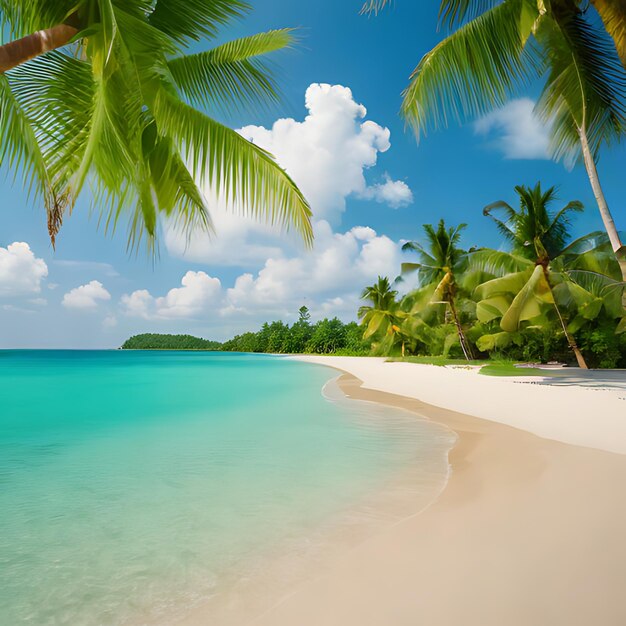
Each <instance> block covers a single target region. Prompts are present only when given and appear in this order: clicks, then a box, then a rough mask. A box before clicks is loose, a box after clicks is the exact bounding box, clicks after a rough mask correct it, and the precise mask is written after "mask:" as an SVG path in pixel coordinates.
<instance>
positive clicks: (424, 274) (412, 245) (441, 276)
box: [402, 220, 474, 361]
mask: <svg viewBox="0 0 626 626" xmlns="http://www.w3.org/2000/svg"><path fill="white" fill-rule="evenodd" d="M465 228H466V224H460V225H459V226H457V227H456V228H446V225H445V222H444V220H440V221H439V224H438V225H437V229H435V228H433V226H432V225H431V224H424V233H425V234H426V239H427V242H428V243H427V245H426V246H424V245H422V244H421V243H418V242H416V241H409V242H407V243H405V244H404V245H403V246H402V250H404V251H411V252H415V253H416V254H417V256H418V259H419V260H418V262H417V263H403V264H402V274H403V275H406V274H410V273H416V274H417V278H418V281H419V285H420V287H421V288H423V289H424V290H426V291H428V292H429V295H430V298H429V303H430V304H435V303H439V304H444V305H445V306H446V309H447V310H448V311H449V313H450V316H451V318H452V321H453V323H454V326H455V328H456V331H457V335H458V338H459V343H460V344H461V349H462V350H463V354H464V355H465V358H466V359H467V360H468V361H469V360H471V359H473V358H474V356H473V354H472V346H471V345H470V342H469V341H468V339H467V336H466V335H465V331H464V330H463V326H462V324H461V320H460V317H459V313H458V310H457V296H458V291H459V289H458V285H457V277H458V276H460V275H461V274H462V272H463V271H464V270H465V268H466V266H467V253H466V252H465V251H464V250H461V248H460V247H459V246H458V244H459V242H460V239H461V233H462V231H463V230H464V229H465ZM429 287H430V289H428V288H429Z"/></svg>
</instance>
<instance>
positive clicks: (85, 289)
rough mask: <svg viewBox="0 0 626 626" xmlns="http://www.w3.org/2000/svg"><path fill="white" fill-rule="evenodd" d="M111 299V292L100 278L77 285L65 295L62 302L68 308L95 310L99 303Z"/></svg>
mask: <svg viewBox="0 0 626 626" xmlns="http://www.w3.org/2000/svg"><path fill="white" fill-rule="evenodd" d="M110 299H111V294H110V293H109V292H108V291H107V290H106V289H105V288H104V287H103V285H102V283H101V282H100V281H98V280H92V281H91V282H89V283H87V284H86V285H81V286H80V287H76V288H75V289H72V290H71V291H68V292H67V293H66V294H65V295H64V296H63V301H62V302H61V304H62V305H63V306H64V307H66V308H68V309H78V310H93V309H95V308H97V307H98V303H99V302H101V301H106V300H110Z"/></svg>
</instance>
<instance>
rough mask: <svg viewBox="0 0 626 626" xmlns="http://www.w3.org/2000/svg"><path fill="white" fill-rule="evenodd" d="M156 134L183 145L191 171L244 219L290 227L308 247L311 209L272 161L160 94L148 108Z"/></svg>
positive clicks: (168, 95)
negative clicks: (157, 130) (151, 109)
mask: <svg viewBox="0 0 626 626" xmlns="http://www.w3.org/2000/svg"><path fill="white" fill-rule="evenodd" d="M153 105H154V106H153V113H154V118H155V121H156V123H157V127H158V128H159V131H160V132H164V133H167V134H169V135H170V136H171V137H172V138H173V139H174V140H175V141H177V142H179V143H180V144H181V145H182V146H184V155H185V157H186V158H187V159H188V161H189V163H190V164H191V171H192V173H193V174H194V176H197V177H198V179H199V180H200V181H201V182H206V183H207V184H208V185H209V186H210V188H211V190H212V191H213V192H214V193H215V194H217V195H218V196H221V197H223V198H224V200H225V202H226V204H227V205H228V206H229V207H231V208H234V209H236V210H238V211H239V212H241V213H242V214H244V215H249V216H252V217H255V218H257V219H259V218H261V219H264V220H266V221H268V222H269V223H270V224H273V225H281V226H282V227H284V228H285V229H289V227H290V226H293V227H294V228H295V229H296V231H297V232H298V233H299V234H300V235H301V236H302V238H303V239H304V241H305V242H306V243H307V244H310V243H311V241H312V238H313V232H312V227H311V209H310V207H309V204H308V202H307V201H306V199H305V198H304V196H303V195H302V192H301V191H300V190H299V189H298V187H297V186H296V184H295V183H294V182H293V180H292V179H291V178H290V177H289V175H288V174H287V173H286V172H285V171H284V170H283V169H282V168H281V167H280V166H279V165H278V164H277V163H276V161H275V160H274V159H273V158H272V156H271V155H270V154H269V153H268V152H266V151H265V150H262V149H261V148H259V147H258V146H256V145H254V144H253V143H251V142H249V141H247V140H246V139H244V138H243V137H242V136H241V135H239V134H238V133H236V132H235V131H234V130H232V129H231V128H227V127H226V126H223V125H222V124H220V123H218V122H216V121H215V120H213V119H211V118H210V117H207V116H206V115H204V114H203V113H201V112H200V111H197V110H196V109H194V108H192V107H191V106H189V105H187V104H185V103H183V102H180V101H179V100H178V99H177V98H175V97H174V96H173V95H171V93H169V92H168V91H166V90H165V89H163V88H162V89H160V90H159V91H158V94H157V97H156V99H155V101H154V103H153Z"/></svg>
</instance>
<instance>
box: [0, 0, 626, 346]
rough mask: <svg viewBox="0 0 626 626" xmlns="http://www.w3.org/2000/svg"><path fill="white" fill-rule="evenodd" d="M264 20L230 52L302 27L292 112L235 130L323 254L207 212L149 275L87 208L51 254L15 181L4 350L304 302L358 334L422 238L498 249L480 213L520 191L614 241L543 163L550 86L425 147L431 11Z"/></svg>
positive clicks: (329, 9)
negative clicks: (568, 210)
mask: <svg viewBox="0 0 626 626" xmlns="http://www.w3.org/2000/svg"><path fill="white" fill-rule="evenodd" d="M252 4H253V5H254V12H253V13H252V14H251V15H250V16H249V17H248V18H246V19H245V20H244V21H243V22H241V23H240V24H236V25H234V26H232V27H230V28H227V29H226V30H225V31H224V32H223V33H222V39H221V40H224V41H225V40H227V39H230V38H234V37H238V36H241V35H245V34H252V33H254V32H258V31H261V30H266V29H270V28H279V27H285V26H294V27H299V29H300V31H299V32H300V38H301V42H300V45H299V46H298V48H297V49H296V50H291V51H286V52H281V53H280V54H279V55H278V56H276V62H277V63H278V66H279V68H280V71H279V73H280V77H281V81H280V82H281V87H282V89H283V94H284V98H283V100H282V102H281V103H280V104H279V105H277V106H274V107H272V108H271V109H270V110H269V111H261V112H258V111H257V112H254V111H253V112H249V113H247V114H240V115H237V116H236V117H234V118H230V119H226V120H224V121H225V122H227V123H228V124H229V125H231V126H232V127H233V128H237V129H242V130H241V132H242V134H244V136H246V137H248V138H250V139H252V140H254V141H255V142H256V143H258V144H259V145H263V146H264V147H266V148H268V149H269V150H270V151H272V152H273V153H274V154H275V155H276V157H277V158H278V160H279V162H280V163H281V165H283V166H284V167H285V168H286V169H287V171H288V172H289V173H290V174H291V175H292V176H293V178H294V179H295V180H296V182H297V183H298V184H299V185H300V186H301V188H302V189H303V191H304V192H305V194H306V195H307V197H308V198H309V201H310V202H311V205H312V208H313V211H314V222H315V230H316V241H315V245H314V248H313V250H311V251H306V250H305V249H304V248H303V247H302V245H301V244H300V243H299V242H298V241H297V238H295V237H294V236H293V235H287V236H286V235H284V234H281V233H278V232H272V231H271V230H270V229H268V228H267V227H265V226H262V225H258V224H255V223H251V222H247V221H245V220H243V219H241V218H237V217H233V216H232V215H229V214H225V213H224V211H223V210H222V209H220V207H219V206H216V205H215V202H211V205H212V210H213V215H214V220H215V222H216V225H217V228H218V232H217V235H216V237H215V238H214V239H213V240H208V239H206V238H204V237H199V238H196V239H195V240H194V241H192V242H191V244H190V246H188V247H185V245H184V242H183V241H181V238H180V237H179V236H178V235H177V233H176V232H174V231H172V229H171V228H170V227H168V225H167V224H161V237H160V257H159V258H158V260H156V261H155V262H153V261H152V260H151V259H149V258H148V257H147V256H146V255H144V254H142V253H140V254H139V256H129V254H128V253H127V251H126V236H125V235H126V233H125V228H124V225H123V224H121V225H120V227H119V230H118V232H117V233H116V234H114V235H113V236H110V235H109V236H107V235H105V234H104V232H103V231H102V229H99V228H98V223H97V219H96V218H95V217H90V216H89V215H88V211H87V209H86V208H85V207H86V205H87V203H86V202H85V201H82V202H79V203H78V205H77V206H76V208H75V210H74V213H73V214H72V215H71V216H68V217H67V218H66V221H65V223H64V225H63V228H62V231H61V234H60V236H59V237H58V240H57V250H56V252H54V251H53V250H52V248H51V246H50V243H49V240H48V236H47V231H46V219H45V212H44V210H43V207H42V206H39V205H37V204H34V203H33V202H32V201H29V199H28V198H27V195H26V193H25V192H24V190H22V189H21V187H20V185H19V183H16V184H13V183H12V180H11V176H10V173H9V175H8V176H7V177H6V178H3V179H2V180H1V181H0V192H1V198H2V200H1V203H2V212H1V214H0V215H1V217H0V348H2V347H4V348H10V347H29V348H32V347H46V348H51V347H71V348H88V347H105V348H106V347H117V346H119V345H120V344H121V343H122V342H123V340H124V339H125V338H126V337H128V336H129V335H132V334H135V333H139V332H185V333H191V334H197V335H200V336H204V337H207V338H214V339H218V340H222V339H226V338H228V337H230V336H232V335H233V334H235V333H239V332H242V331H245V330H253V329H256V328H257V327H258V326H259V325H260V323H261V322H263V321H269V320H272V319H283V320H285V321H287V322H291V321H293V320H294V318H295V317H296V316H297V310H298V308H299V307H300V306H301V305H302V304H306V305H307V306H308V307H309V308H310V309H311V311H312V313H313V317H314V319H315V318H319V317H323V316H334V315H338V316H339V317H341V318H343V319H345V320H349V319H354V318H355V315H356V308H357V306H358V294H359V292H360V290H361V289H362V288H363V286H365V285H366V284H369V283H371V282H373V281H374V280H375V278H376V276H377V275H378V274H383V275H388V276H390V277H392V278H393V277H395V276H396V275H397V273H398V272H399V264H400V262H401V257H402V254H401V252H400V249H399V248H400V245H401V242H402V241H404V240H407V239H419V238H420V237H421V225H422V224H424V223H428V222H431V223H433V222H436V221H437V220H439V219H440V218H442V217H443V218H445V220H446V222H448V223H450V224H451V225H452V224H456V223H458V222H466V223H468V228H467V231H466V233H465V240H464V243H465V245H466V246H467V247H469V246H472V245H487V246H492V247H496V248H497V247H500V246H501V245H502V242H501V240H500V239H499V237H498V234H497V232H496V231H495V229H494V228H493V226H492V224H491V223H490V222H489V221H488V220H487V219H486V218H484V217H483V216H482V208H483V206H485V205H486V204H488V203H490V202H493V201H495V200H499V199H504V200H507V201H509V202H511V203H513V202H515V194H514V192H513V187H514V186H515V185H516V184H526V185H532V184H534V183H536V182H537V181H538V180H540V181H541V182H542V183H543V184H544V185H546V186H550V185H557V186H559V188H560V198H561V199H562V201H563V204H565V203H566V202H567V201H569V200H573V199H578V200H581V201H582V202H583V203H584V204H585V206H586V207H587V210H586V212H585V214H584V215H583V216H582V217H581V218H580V219H579V220H578V222H577V223H576V224H575V231H576V234H578V235H582V234H584V233H585V232H589V231H591V230H597V229H601V227H602V225H601V222H600V219H599V216H598V212H597V208H596V206H595V204H594V199H593V195H592V193H591V189H590V187H589V183H588V180H587V177H586V175H585V171H584V169H583V168H582V167H581V166H576V167H574V168H573V169H571V170H568V169H566V168H565V167H563V165H562V164H558V163H553V162H551V161H550V160H548V158H547V156H546V137H547V131H546V129H545V128H542V126H541V125H540V124H539V123H538V122H537V121H536V120H535V119H534V118H533V116H532V105H533V100H534V98H536V95H537V92H538V88H537V87H535V88H531V89H530V90H529V91H528V92H523V93H519V94H516V96H515V98H514V99H513V100H512V101H511V102H510V103H509V104H508V105H507V106H506V107H505V108H504V109H503V110H501V111H498V112H495V113H494V114H492V115H490V116H488V117H487V118H486V119H483V120H476V121H474V122H472V123H468V124H466V125H464V126H462V127H459V126H456V125H453V126H451V127H450V128H449V129H441V130H439V131H437V132H435V133H430V134H429V135H428V136H427V137H426V138H424V139H422V141H421V142H420V144H419V145H418V144H417V142H416V141H415V138H414V137H413V135H412V134H411V133H410V131H406V130H405V128H404V124H403V122H402V120H401V119H400V118H399V116H398V111H399V108H400V102H401V92H402V90H403V88H404V87H405V86H406V85H407V81H408V76H409V74H410V72H411V70H412V69H413V68H414V66H415V65H416V64H417V62H418V61H419V59H420V58H421V56H422V55H423V54H424V53H426V52H427V51H428V50H429V49H430V48H432V47H433V46H434V45H435V44H436V43H437V42H438V41H439V39H440V38H441V37H442V35H443V33H441V32H437V27H436V26H437V19H436V18H437V15H436V5H437V3H436V2H429V3H427V2H411V1H410V0H398V2H396V3H394V6H393V8H392V9H391V10H388V11H385V12H384V13H383V14H381V15H379V16H378V17H369V18H368V17H365V16H360V15H359V9H360V0H342V1H341V2H338V1H337V0H318V1H317V2H314V3H313V2H310V3H306V2H293V0H255V1H253V2H252ZM221 40H220V41H221ZM209 45H210V43H209V42H206V43H205V45H204V46H198V48H202V47H208V46H209ZM216 117H219V116H217V115H216ZM625 164H626V149H625V148H624V146H623V145H622V146H617V147H614V148H612V149H611V150H605V151H604V152H603V154H602V156H601V159H600V162H599V170H600V176H601V180H602V183H603V185H604V188H605V192H606V195H607V198H608V201H609V205H610V206H611V207H612V210H613V212H614V217H615V219H616V221H617V224H618V227H621V228H625V227H626V211H625V209H624V203H625V200H626V194H625V192H626V176H625V174H626V167H625ZM3 173H4V174H6V172H3Z"/></svg>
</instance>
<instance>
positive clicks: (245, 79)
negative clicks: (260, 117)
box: [168, 29, 295, 113]
mask: <svg viewBox="0 0 626 626" xmlns="http://www.w3.org/2000/svg"><path fill="white" fill-rule="evenodd" d="M294 41H295V39H294V36H293V31H292V30H291V29H283V30H275V31H269V32H266V33H260V34H258V35H253V36H251V37H244V38H242V39H237V40H234V41H230V42H228V43H225V44H223V45H221V46H218V47H216V48H213V49H212V50H208V51H206V52H199V53H197V54H190V55H184V56H179V57H176V58H174V59H171V60H169V61H168V68H169V70H170V72H171V74H172V77H173V79H174V82H175V83H176V86H177V87H178V89H179V90H180V92H181V93H182V94H183V96H184V97H185V98H187V100H188V101H189V102H190V103H191V104H194V105H200V106H202V105H208V106H209V107H213V108H215V109H217V110H218V111H220V112H221V113H224V112H232V111H233V110H234V111H241V110H242V109H244V108H250V107H251V106H258V105H265V104H267V103H268V102H272V101H276V100H278V97H279V94H278V88H277V86H276V81H275V79H274V75H273V73H272V71H271V69H270V67H269V66H268V64H267V62H266V61H265V60H264V59H262V58H259V57H262V56H263V55H267V54H268V53H270V52H274V51H276V50H280V49H283V48H287V47H289V46H291V45H293V43H294Z"/></svg>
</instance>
